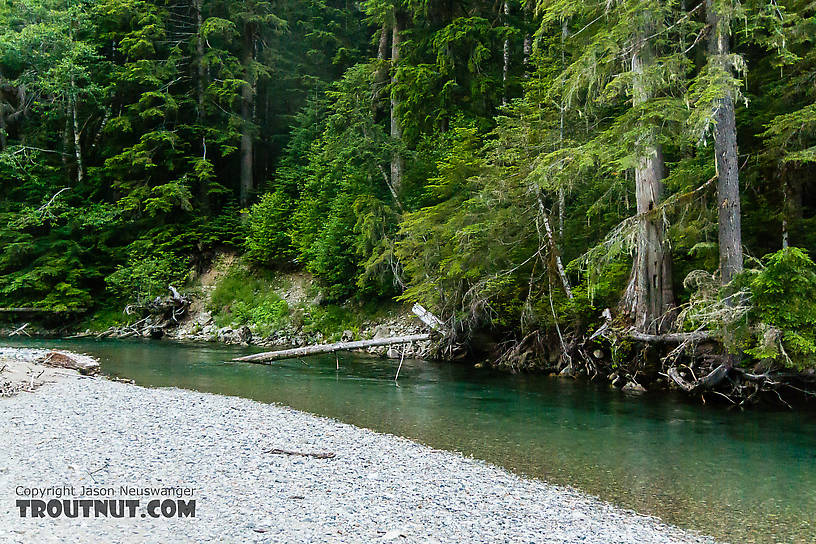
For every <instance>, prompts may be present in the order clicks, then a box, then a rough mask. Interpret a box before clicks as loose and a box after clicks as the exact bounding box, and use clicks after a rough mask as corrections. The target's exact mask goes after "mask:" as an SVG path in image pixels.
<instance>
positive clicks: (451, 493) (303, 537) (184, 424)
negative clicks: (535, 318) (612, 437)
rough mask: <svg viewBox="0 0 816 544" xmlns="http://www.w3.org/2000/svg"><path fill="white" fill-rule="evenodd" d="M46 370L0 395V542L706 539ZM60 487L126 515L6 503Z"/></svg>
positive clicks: (397, 441)
mask: <svg viewBox="0 0 816 544" xmlns="http://www.w3.org/2000/svg"><path fill="white" fill-rule="evenodd" d="M3 349H4V352H5V351H8V350H9V349H10V348H3ZM0 366H2V363H0ZM52 370H55V371H57V372H59V374H55V375H53V376H50V377H49V378H48V379H47V380H46V381H47V382H51V383H46V384H45V385H44V386H43V387H41V388H39V389H38V390H36V391H34V392H21V393H19V394H17V395H15V396H13V397H10V398H0V436H3V437H4V440H3V441H2V443H0V494H2V497H3V501H2V504H0V541H3V542H94V541H108V542H381V541H382V542H551V543H562V542H570V543H571V542H576V543H577V542H582V543H587V542H589V543H598V544H601V543H603V544H609V543H633V544H634V543H656V542H660V543H669V542H677V543H679V542H687V543H692V542H713V540H711V539H708V538H706V537H701V536H698V535H695V534H693V533H689V532H686V531H682V530H680V529H677V528H674V527H670V526H667V525H665V524H663V523H661V522H660V521H658V520H656V519H654V518H650V517H644V516H639V515H637V514H635V513H633V512H630V511H625V510H622V509H618V508H616V507H614V506H611V505H609V504H607V503H604V502H601V501H599V500H597V499H594V498H592V497H589V496H586V495H584V494H582V493H579V492H577V491H574V490H572V489H567V488H562V487H557V486H552V485H549V484H546V483H544V482H541V481H537V480H529V479H525V478H521V477H518V476H515V475H513V474H510V473H508V472H507V471H505V470H503V469H501V468H498V467H495V466H492V465H489V464H486V463H483V462H481V461H476V460H472V459H468V458H465V457H462V456H461V455H458V454H454V453H450V452H445V451H439V450H433V449H431V448H428V447H426V446H422V445H420V444H417V443H415V442H412V441H410V440H406V439H403V438H398V437H394V436H390V435H384V434H379V433H376V432H373V431H369V430H367V429H361V428H358V427H354V426H351V425H347V424H343V423H340V422H337V421H334V420H331V419H326V418H320V417H316V416H313V415H310V414H306V413H303V412H299V411H296V410H293V409H290V408H287V407H282V406H276V405H269V404H262V403H258V402H255V401H251V400H247V399H242V398H236V397H226V396H220V395H212V394H205V393H198V392H194V391H186V390H179V389H147V388H142V387H138V386H134V385H130V384H123V383H117V382H113V381H110V380H106V379H103V378H87V377H80V376H79V375H78V374H76V373H73V372H69V371H63V370H57V369H52ZM270 450H284V451H285V452H290V453H291V452H297V453H306V454H309V453H317V454H326V453H333V454H334V456H333V457H330V458H315V457H311V456H301V455H292V454H287V453H280V452H277V453H266V452H270ZM65 486H68V487H70V488H72V489H73V491H74V495H63V496H62V497H60V500H61V501H64V500H73V499H80V498H82V497H78V496H77V494H78V493H79V492H80V490H82V489H83V488H85V489H93V490H101V489H108V488H110V489H112V490H113V495H110V497H111V498H113V499H117V500H118V499H138V500H140V506H139V509H138V510H137V511H136V515H135V517H128V516H125V517H123V518H117V519H114V518H111V517H98V518H95V517H93V514H91V517H88V518H84V517H82V516H79V517H77V518H74V519H69V518H66V517H65V515H60V516H59V517H56V518H51V517H49V516H48V515H46V516H45V517H43V518H31V517H25V518H21V517H20V511H19V508H18V507H17V505H16V500H17V499H21V500H28V499H31V498H32V497H31V496H30V495H29V496H21V495H19V493H21V492H22V490H24V489H29V490H30V489H46V490H47V489H48V488H57V487H63V488H64V487H65ZM123 486H125V487H131V488H137V489H143V488H145V487H149V488H154V491H155V490H156V489H160V488H166V487H173V488H176V487H178V488H191V489H194V490H195V491H194V492H193V494H192V495H191V496H186V497H184V499H185V500H186V499H190V498H192V499H194V500H195V501H196V502H195V517H182V518H180V517H178V516H177V515H176V516H173V517H171V518H164V517H159V518H152V517H150V516H146V517H141V515H140V514H141V513H144V511H145V507H146V505H147V503H148V502H149V500H151V498H155V497H152V496H145V495H129V496H124V495H122V493H121V491H122V489H121V488H122V487H123ZM99 492H100V493H101V491H99ZM29 493H30V492H29ZM54 498H55V497H54V496H53V492H52V495H50V496H46V497H45V499H46V500H51V499H54ZM98 498H100V499H101V498H102V496H100V497H98ZM163 498H167V497H163ZM27 514H28V515H30V510H29V511H27Z"/></svg>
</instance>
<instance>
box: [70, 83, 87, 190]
mask: <svg viewBox="0 0 816 544" xmlns="http://www.w3.org/2000/svg"><path fill="white" fill-rule="evenodd" d="M69 101H70V108H71V120H72V122H73V127H74V155H76V168H77V183H82V180H83V179H85V165H84V164H83V161H82V140H81V138H80V132H79V117H78V115H77V99H76V86H75V83H74V76H73V75H72V76H71V90H70V95H69Z"/></svg>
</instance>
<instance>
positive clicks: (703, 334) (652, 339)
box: [626, 330, 715, 344]
mask: <svg viewBox="0 0 816 544" xmlns="http://www.w3.org/2000/svg"><path fill="white" fill-rule="evenodd" d="M626 334H627V335H628V336H629V338H631V339H632V340H637V341H638V342H646V343H648V344H664V343H665V344H681V343H683V342H698V341H702V340H710V339H712V338H715V336H714V335H713V334H711V333H710V332H709V331H695V332H674V333H668V334H646V333H644V332H639V331H636V330H631V331H629V332H627V333H626Z"/></svg>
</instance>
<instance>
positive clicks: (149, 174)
mask: <svg viewBox="0 0 816 544" xmlns="http://www.w3.org/2000/svg"><path fill="white" fill-rule="evenodd" d="M814 41H816V4H814V3H813V2H812V1H811V0H744V1H742V2H740V1H737V0H700V1H699V2H697V1H696V0H679V1H678V0H613V1H595V0H587V1H583V2H577V1H575V0H492V1H483V0H457V1H453V0H364V1H352V0H271V1H262V0H246V1H238V0H5V1H3V2H2V3H1V4H0V180H2V185H1V186H0V195H1V197H2V200H0V306H3V307H20V306H27V307H28V306H35V307H42V308H48V309H54V310H83V311H86V312H94V311H97V310H99V309H101V308H105V307H111V306H112V305H117V306H118V307H120V308H121V306H122V304H124V303H127V302H128V301H132V300H134V299H147V298H150V297H153V296H156V295H157V294H160V293H163V292H164V291H166V289H167V285H168V284H172V283H176V284H183V283H184V281H185V278H186V276H187V274H188V273H189V270H191V269H194V268H196V267H199V268H200V267H202V266H205V265H206V263H207V262H208V260H210V259H212V258H213V256H214V255H215V254H216V253H217V252H219V251H223V250H225V249H226V250H230V251H235V252H238V253H240V254H241V255H242V259H245V261H246V262H247V263H251V266H252V267H253V268H254V269H256V270H258V271H276V270H303V271H307V272H308V273H310V274H311V275H312V276H313V277H314V278H315V280H316V281H317V282H318V284H319V285H320V288H321V292H322V296H323V300H324V301H325V302H326V303H334V304H344V305H351V306H352V307H353V305H355V304H361V303H362V302H364V301H378V300H383V301H387V300H397V301H403V302H407V303H414V302H418V303H420V304H422V305H424V306H425V307H426V308H428V309H430V310H432V311H433V312H434V313H435V314H436V315H438V316H439V317H440V318H441V319H442V320H443V321H444V322H445V324H446V327H447V328H448V329H449V330H448V334H447V335H446V340H445V342H446V347H442V348H440V349H442V350H448V352H449V353H452V352H453V351H455V350H456V349H459V348H460V347H461V346H471V349H478V346H480V345H485V340H484V339H485V338H489V339H490V341H489V342H488V344H489V345H490V346H491V348H490V352H491V355H492V360H493V361H494V364H495V365H497V366H499V367H504V368H508V369H511V370H523V369H536V368H542V367H546V366H549V367H554V368H555V369H556V370H559V369H564V368H570V369H574V368H576V367H578V366H580V367H581V371H582V372H584V373H586V374H589V375H592V373H595V374H597V373H598V372H599V371H601V369H600V368H599V366H601V363H600V362H599V360H601V359H602V360H604V361H605V362H604V363H603V365H602V366H604V368H605V369H606V372H607V373H611V372H613V371H615V372H617V370H616V369H618V368H619V367H626V368H629V370H630V372H629V374H630V375H631V373H632V368H633V367H632V366H631V365H636V367H637V368H641V370H642V368H644V367H643V365H648V364H649V361H652V362H653V361H654V360H655V358H656V357H657V358H659V359H660V360H661V361H662V363H661V366H660V371H661V372H663V375H664V377H665V378H667V379H672V380H673V381H674V382H675V383H677V384H678V385H679V386H680V387H681V388H683V389H686V390H687V391H690V392H696V391H699V390H701V389H704V388H711V387H713V386H715V385H717V384H719V383H720V382H721V381H722V380H723V379H724V378H725V377H728V381H729V382H730V384H731V385H729V388H728V391H730V392H731V393H733V394H736V393H737V392H741V393H742V396H743V397H745V396H750V395H752V394H753V393H755V392H757V391H759V390H760V389H774V391H776V389H775V386H776V385H777V383H778V381H776V380H777V379H778V376H779V375H780V373H788V374H793V373H797V374H798V375H800V376H802V375H805V374H807V372H808V369H812V368H814V367H816V337H815V336H814V331H816V265H814V262H813V260H812V259H811V257H810V256H809V255H810V254H812V252H813V251H814V250H816V185H814V175H816V164H814V163H816V48H815V47H814ZM712 342H714V344H713V345H714V346H715V347H714V348H711V347H710V346H711V345H712ZM701 345H708V346H709V348H707V350H706V351H705V352H704V353H702V354H701V355H699V353H698V352H699V351H700V349H699V347H700V346H701ZM473 346H476V347H473ZM644 346H645V348H644ZM593 353H596V354H597V353H601V354H602V356H600V357H598V356H593ZM689 353H692V354H695V353H696V354H698V355H699V357H701V361H703V362H700V363H697V364H698V366H697V367H696V372H697V374H695V367H694V364H693V363H691V364H689V363H684V364H686V369H685V370H684V371H683V372H682V374H681V373H679V371H678V366H677V365H679V363H675V362H673V361H679V360H681V357H686V358H688V354H689ZM694 357H697V355H694ZM694 357H693V358H694ZM542 361H544V362H542ZM667 361H668V362H667ZM637 365H640V366H637ZM666 369H668V370H667V371H666ZM687 371H688V372H687ZM770 371H774V372H776V374H773V375H772V374H770V373H769V372H770ZM735 372H736V374H735ZM700 373H702V375H700ZM634 374H635V376H637V371H634ZM811 374H812V371H811ZM655 375H657V374H655ZM741 380H742V382H741ZM749 382H750V383H751V384H753V385H752V386H751V387H747V386H744V385H740V383H749ZM791 387H793V386H791ZM797 387H798V386H797ZM776 394H778V392H777V393H776ZM724 396H725V395H724ZM729 396H730V394H729ZM732 398H733V397H732ZM729 400H731V398H729ZM780 400H781V398H780Z"/></svg>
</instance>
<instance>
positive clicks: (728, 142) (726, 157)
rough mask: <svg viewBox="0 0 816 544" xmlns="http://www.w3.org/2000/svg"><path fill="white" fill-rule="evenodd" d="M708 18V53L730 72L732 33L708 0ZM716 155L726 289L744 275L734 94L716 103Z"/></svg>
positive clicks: (721, 270)
mask: <svg viewBox="0 0 816 544" xmlns="http://www.w3.org/2000/svg"><path fill="white" fill-rule="evenodd" d="M706 15H707V19H708V24H709V25H710V27H711V30H710V33H709V38H708V53H709V55H711V56H712V57H714V59H715V62H716V63H718V64H719V65H720V67H721V68H722V69H724V70H728V71H729V72H730V67H729V66H728V64H727V63H728V61H727V60H726V58H725V56H726V55H728V54H729V51H730V47H729V43H728V42H729V39H730V34H731V33H730V31H729V26H730V25H729V24H728V22H727V21H724V20H722V19H721V18H720V17H719V15H718V14H717V13H716V11H715V7H714V2H713V0H706ZM714 121H715V125H714V155H715V159H716V166H717V180H718V182H717V210H718V215H719V242H720V277H721V279H722V283H723V285H725V284H728V283H730V282H731V280H732V279H733V277H734V276H735V275H736V274H738V273H740V272H741V271H742V225H741V214H740V193H739V163H738V162H737V122H736V116H735V114H734V98H733V96H732V95H731V93H730V92H728V93H726V94H725V95H724V96H723V97H721V98H719V99H717V100H716V101H715V103H714Z"/></svg>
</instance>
